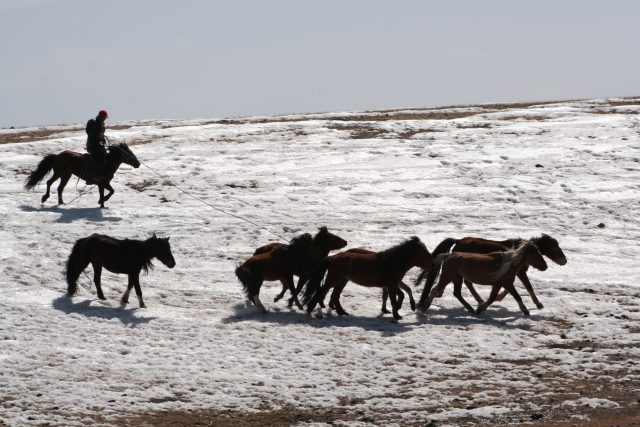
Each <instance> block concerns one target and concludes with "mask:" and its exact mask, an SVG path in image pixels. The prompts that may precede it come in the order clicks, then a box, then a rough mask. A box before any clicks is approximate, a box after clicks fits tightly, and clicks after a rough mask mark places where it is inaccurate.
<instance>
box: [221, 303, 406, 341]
mask: <svg viewBox="0 0 640 427" xmlns="http://www.w3.org/2000/svg"><path fill="white" fill-rule="evenodd" d="M233 310H234V312H235V314H233V315H231V316H229V317H226V318H224V319H222V323H235V322H243V321H254V322H261V323H272V324H279V325H291V324H307V325H309V326H312V327H315V328H327V327H338V328H360V329H363V330H366V331H378V332H381V333H382V334H383V335H395V334H398V333H403V332H407V331H409V330H411V328H410V326H412V324H411V323H404V322H403V320H400V321H399V322H396V321H394V319H393V318H392V317H382V316H378V317H362V316H354V315H349V316H338V315H335V314H334V313H333V311H332V310H329V309H324V310H323V311H322V318H318V317H316V316H314V315H309V314H307V312H302V311H299V310H296V309H295V308H291V309H277V308H272V309H271V311H270V312H269V313H267V314H263V313H261V312H260V311H259V310H257V309H256V308H254V307H248V306H246V305H245V304H236V305H235V306H234V307H233ZM315 313H317V311H315Z"/></svg>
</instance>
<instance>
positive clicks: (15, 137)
mask: <svg viewBox="0 0 640 427" xmlns="http://www.w3.org/2000/svg"><path fill="white" fill-rule="evenodd" d="M131 127H133V125H113V126H109V129H110V130H124V129H129V128H131ZM81 131H82V132H84V126H69V127H61V128H56V129H38V130H20V129H16V130H15V132H11V133H0V144H13V143H17V142H34V141H42V140H45V139H51V138H55V137H56V136H58V135H61V134H63V133H68V132H81ZM149 142H151V141H149Z"/></svg>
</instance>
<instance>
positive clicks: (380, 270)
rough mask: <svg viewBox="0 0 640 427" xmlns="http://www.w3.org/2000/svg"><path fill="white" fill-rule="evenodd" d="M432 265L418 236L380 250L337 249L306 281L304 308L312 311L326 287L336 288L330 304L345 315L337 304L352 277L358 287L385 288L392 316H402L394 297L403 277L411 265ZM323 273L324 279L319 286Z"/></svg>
mask: <svg viewBox="0 0 640 427" xmlns="http://www.w3.org/2000/svg"><path fill="white" fill-rule="evenodd" d="M432 264H433V258H432V256H431V254H430V253H429V251H428V250H427V247H426V246H425V245H424V243H422V242H421V241H420V239H419V238H417V237H412V238H410V239H409V240H406V241H405V242H402V243H401V244H399V245H397V246H394V247H392V248H389V249H387V250H384V251H381V252H372V253H370V252H368V251H367V252H362V251H358V252H355V251H344V252H339V253H337V254H335V255H332V256H329V257H327V258H325V259H324V261H322V263H321V264H320V267H319V269H318V271H316V272H315V273H314V274H313V276H312V277H311V279H310V280H309V282H308V283H307V284H306V286H305V289H304V293H303V294H304V295H303V299H304V302H305V304H307V311H308V312H309V313H311V312H312V311H313V309H314V308H315V306H316V305H317V304H318V303H319V302H320V301H322V300H324V298H325V296H326V295H327V292H329V289H331V288H334V287H335V289H334V290H333V292H332V293H331V299H330V305H331V306H332V307H333V308H335V310H336V312H337V313H338V314H339V315H341V316H342V315H347V312H346V311H345V310H344V308H342V305H341V304H340V293H341V292H342V290H343V289H344V287H345V286H346V284H347V282H348V281H349V280H351V281H352V282H354V283H357V284H358V285H361V286H366V287H376V288H386V289H387V291H388V292H389V296H390V298H391V305H392V308H393V317H394V318H396V319H401V318H402V317H401V316H400V314H398V310H399V308H400V307H399V305H398V299H397V297H398V293H399V292H400V288H399V286H400V283H401V282H402V278H403V277H404V275H405V274H406V273H407V271H409V269H410V268H411V267H420V268H423V269H429V268H431V265H432ZM325 273H326V279H325V280H324V284H322V285H321V282H322V279H323V277H324V276H325Z"/></svg>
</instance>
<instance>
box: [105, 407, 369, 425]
mask: <svg viewBox="0 0 640 427" xmlns="http://www.w3.org/2000/svg"><path fill="white" fill-rule="evenodd" d="M356 418H357V415H354V414H349V413H348V412H347V411H346V410H344V409H341V408H319V409H300V408H294V407H284V408H281V409H267V410H263V411H257V412H238V411H231V410H215V409H205V410H194V411H159V412H153V413H147V414H141V415H135V416H131V417H126V418H122V419H121V420H119V421H118V422H116V423H115V425H117V426H128V427H142V426H154V427H174V426H202V427H218V426H220V427H222V426H225V427H226V426H246V427H252V426H255V427H258V426H260V427H261V426H290V425H296V424H299V423H327V424H332V423H335V422H340V421H342V422H347V421H353V420H355V419H356Z"/></svg>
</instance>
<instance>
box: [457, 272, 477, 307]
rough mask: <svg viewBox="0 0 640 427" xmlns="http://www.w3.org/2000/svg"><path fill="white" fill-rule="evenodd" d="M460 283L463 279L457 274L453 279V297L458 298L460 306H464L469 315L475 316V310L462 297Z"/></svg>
mask: <svg viewBox="0 0 640 427" xmlns="http://www.w3.org/2000/svg"><path fill="white" fill-rule="evenodd" d="M462 281H463V278H462V276H461V275H459V274H457V275H456V277H455V278H454V279H453V296H454V297H456V298H458V301H460V302H461V303H462V305H464V308H466V309H467V310H468V311H469V312H470V313H472V314H476V310H475V309H474V308H473V307H471V305H470V304H469V303H468V302H467V300H465V299H464V297H463V296H462Z"/></svg>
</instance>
